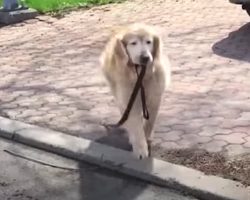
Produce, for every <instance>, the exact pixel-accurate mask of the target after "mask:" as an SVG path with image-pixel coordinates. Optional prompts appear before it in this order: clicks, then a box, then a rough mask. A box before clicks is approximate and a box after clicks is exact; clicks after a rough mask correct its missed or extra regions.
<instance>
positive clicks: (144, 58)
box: [140, 55, 149, 65]
mask: <svg viewBox="0 0 250 200" xmlns="http://www.w3.org/2000/svg"><path fill="white" fill-rule="evenodd" d="M148 61H149V56H146V55H142V56H141V58H140V62H141V64H142V65H146V64H148Z"/></svg>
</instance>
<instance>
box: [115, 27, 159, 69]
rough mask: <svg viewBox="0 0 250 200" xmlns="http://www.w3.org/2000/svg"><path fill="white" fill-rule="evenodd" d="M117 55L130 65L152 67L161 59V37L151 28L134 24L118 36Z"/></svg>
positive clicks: (119, 32)
mask: <svg viewBox="0 0 250 200" xmlns="http://www.w3.org/2000/svg"><path fill="white" fill-rule="evenodd" d="M115 43H116V44H115V49H114V51H115V54H116V56H118V58H119V59H122V60H124V59H126V61H127V62H128V64H129V65H151V64H152V63H153V62H154V61H155V60H157V59H159V56H160V54H161V46H160V45H161V44H160V38H159V36H158V35H157V34H156V33H155V32H154V31H153V29H152V28H151V27H149V26H146V25H143V24H132V25H130V26H127V27H125V28H123V29H122V30H120V31H118V33H117V34H116V42H115Z"/></svg>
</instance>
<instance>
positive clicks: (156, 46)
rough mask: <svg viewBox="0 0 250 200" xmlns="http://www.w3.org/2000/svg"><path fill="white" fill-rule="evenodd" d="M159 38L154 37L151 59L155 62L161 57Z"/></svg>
mask: <svg viewBox="0 0 250 200" xmlns="http://www.w3.org/2000/svg"><path fill="white" fill-rule="evenodd" d="M161 48H162V47H161V38H160V37H159V36H157V35H154V50H153V57H154V59H155V60H157V59H158V60H159V59H160V55H161Z"/></svg>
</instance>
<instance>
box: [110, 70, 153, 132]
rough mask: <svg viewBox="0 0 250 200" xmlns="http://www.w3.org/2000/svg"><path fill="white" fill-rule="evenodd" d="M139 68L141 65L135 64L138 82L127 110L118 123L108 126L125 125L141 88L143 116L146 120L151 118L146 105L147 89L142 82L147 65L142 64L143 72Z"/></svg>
mask: <svg viewBox="0 0 250 200" xmlns="http://www.w3.org/2000/svg"><path fill="white" fill-rule="evenodd" d="M138 68H139V65H135V70H136V74H137V81H136V84H135V86H134V89H133V92H132V94H131V96H130V99H129V102H128V105H127V108H126V110H125V111H124V113H123V115H122V117H121V119H120V120H119V121H118V123H117V124H114V125H113V124H112V125H105V126H106V127H107V128H108V127H113V128H117V127H119V126H121V125H123V124H124V123H125V122H126V121H127V119H128V117H129V114H130V111H131V109H132V106H133V104H134V102H135V99H136V96H137V94H138V92H139V90H141V101H142V112H143V117H144V118H145V119H146V120H148V119H149V113H148V109H147V105H146V96H145V89H144V86H143V84H142V80H143V78H144V75H145V73H146V66H144V65H141V68H142V69H141V73H139V71H138Z"/></svg>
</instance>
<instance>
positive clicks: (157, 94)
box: [100, 23, 170, 159]
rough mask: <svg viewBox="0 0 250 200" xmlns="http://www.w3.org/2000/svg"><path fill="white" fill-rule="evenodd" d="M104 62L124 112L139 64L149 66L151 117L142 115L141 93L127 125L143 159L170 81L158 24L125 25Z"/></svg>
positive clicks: (146, 87) (111, 42)
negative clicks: (154, 25)
mask: <svg viewBox="0 0 250 200" xmlns="http://www.w3.org/2000/svg"><path fill="white" fill-rule="evenodd" d="M100 62H101V66H102V71H103V74H104V77H105V78H106V80H107V82H108V85H109V86H110V89H111V92H112V94H113V96H114V98H115V100H116V103H117V105H118V107H119V109H120V112H121V113H122V114H123V112H124V110H125V109H126V107H127V104H128V101H129V99H130V96H131V93H132V91H133V88H134V85H135V83H136V81H137V78H138V77H137V74H136V70H135V66H146V73H145V76H144V78H143V86H144V90H145V97H146V105H147V109H148V112H149V119H148V120H146V119H144V118H143V115H142V101H141V98H140V95H137V97H136V100H135V102H134V105H133V107H132V109H131V111H130V114H129V117H128V119H127V121H126V122H125V123H124V125H123V127H124V128H125V129H126V130H127V131H128V136H129V142H130V143H131V145H132V148H133V153H134V155H135V156H136V157H137V158H139V159H143V158H146V157H148V156H149V154H150V152H149V151H150V144H151V143H150V142H151V139H152V137H153V129H154V124H155V120H156V118H157V115H158V110H159V107H160V103H161V99H162V95H163V93H164V90H165V88H166V86H168V83H169V82H170V64H169V60H168V57H167V56H163V54H162V42H161V38H160V36H159V35H158V34H157V33H156V31H154V28H153V27H151V26H148V25H144V24H136V23H135V24H130V25H128V26H124V27H121V28H120V29H118V30H117V31H116V32H115V33H114V35H113V36H112V37H111V39H110V40H109V42H108V43H107V45H106V47H105V49H104V51H103V52H102V55H101V59H100Z"/></svg>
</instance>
